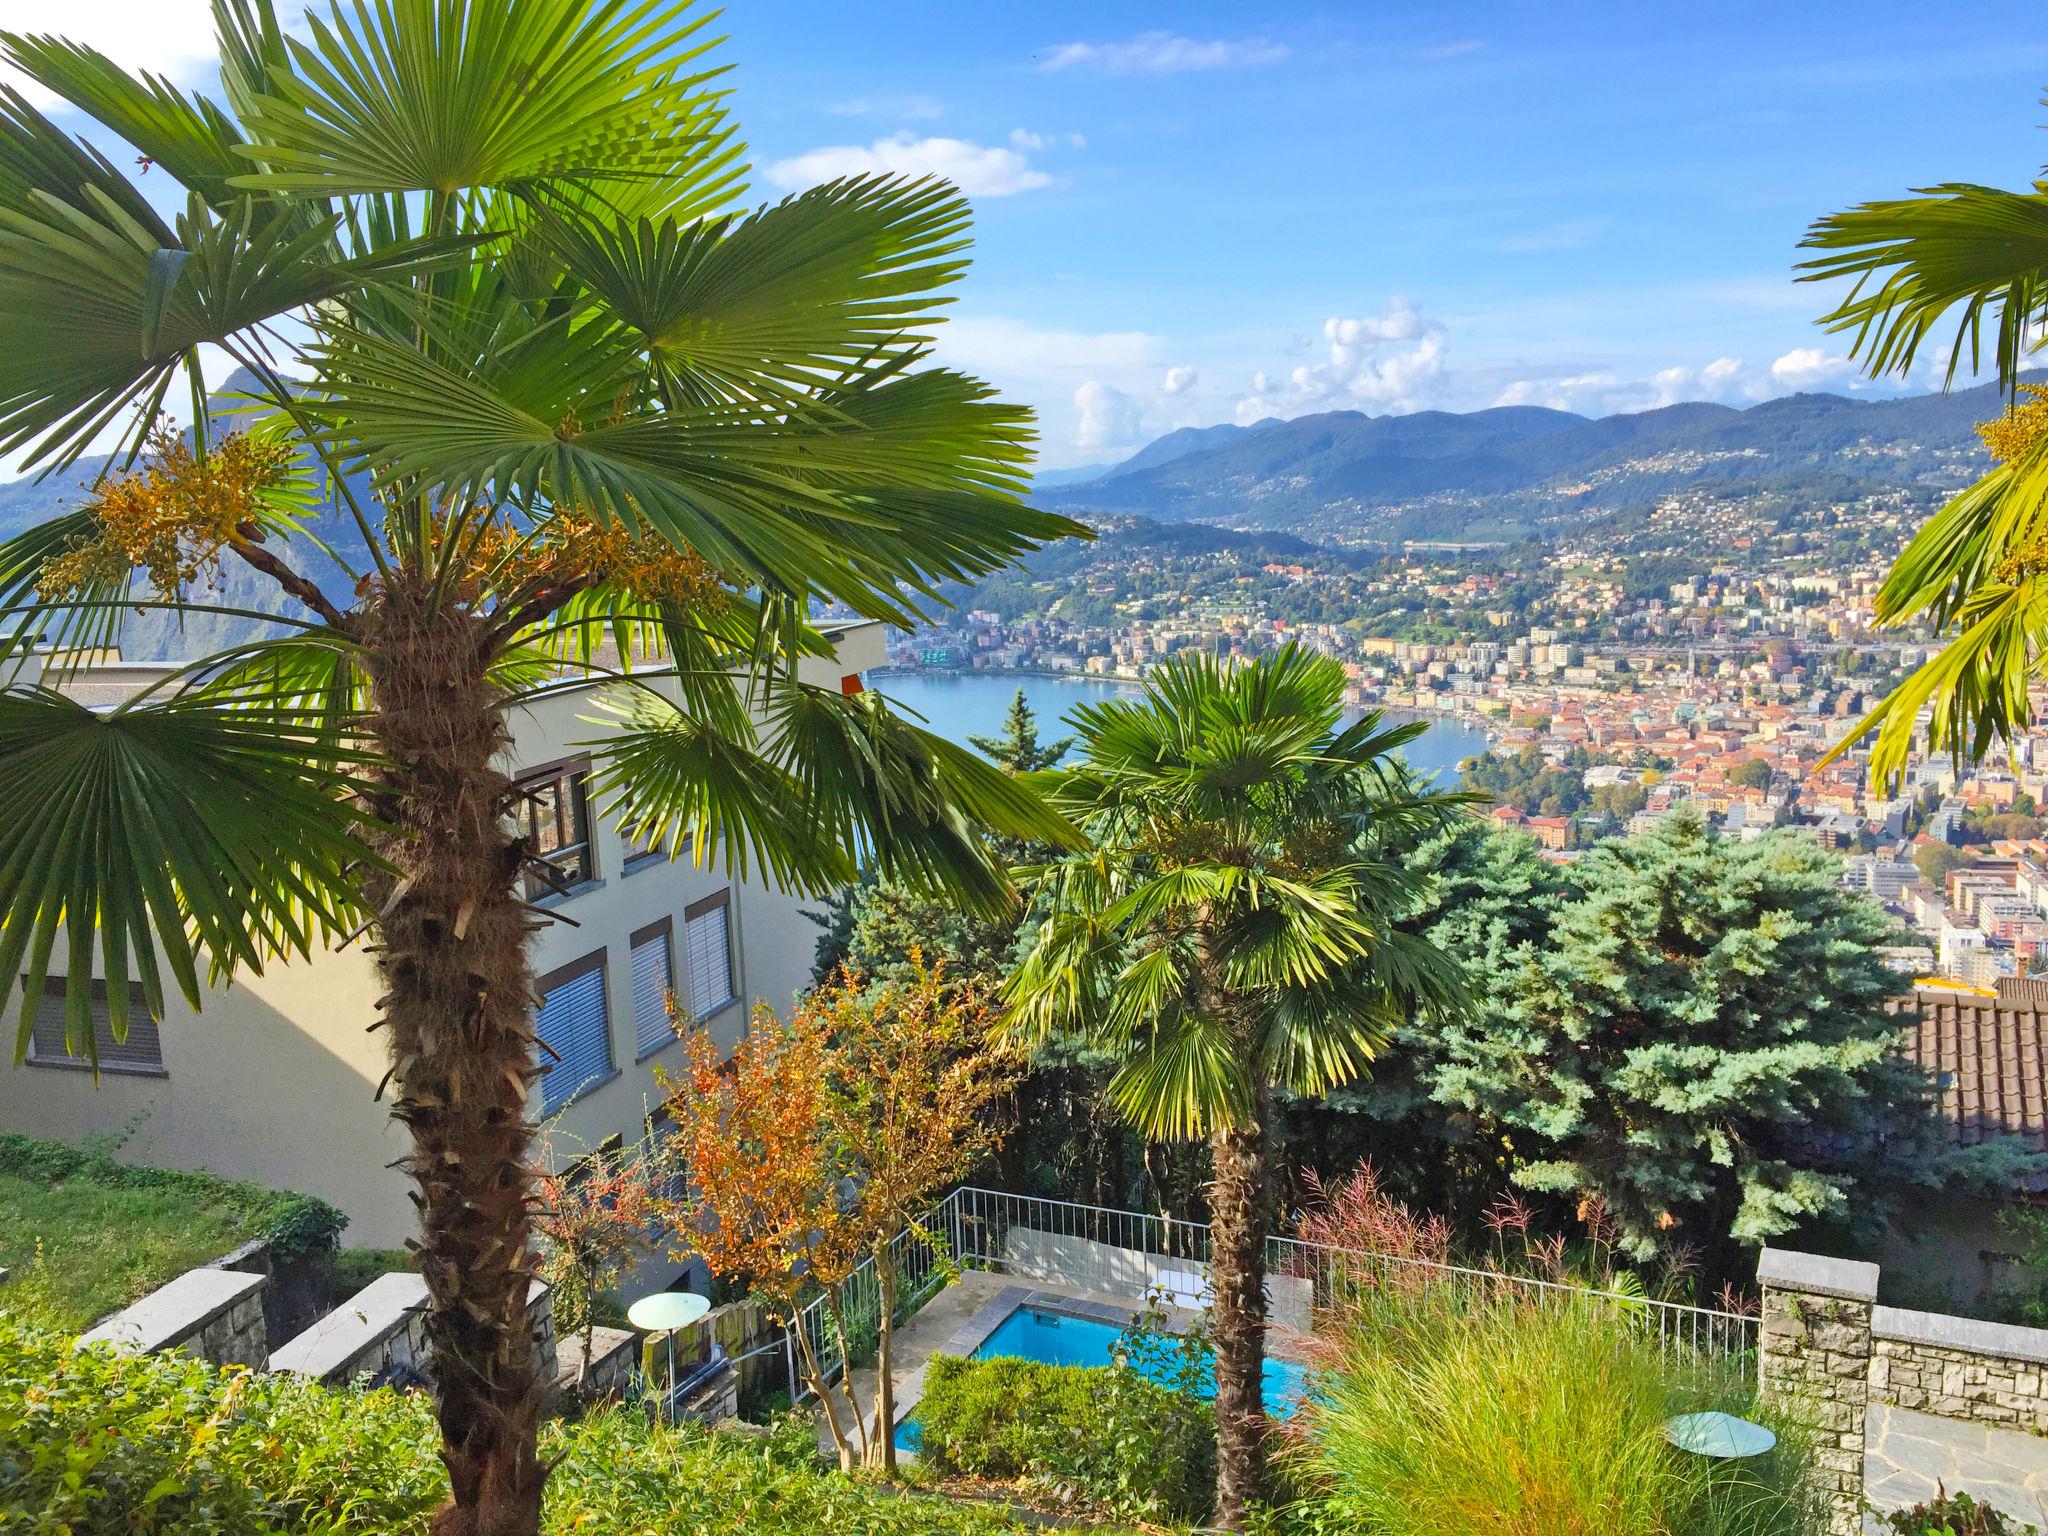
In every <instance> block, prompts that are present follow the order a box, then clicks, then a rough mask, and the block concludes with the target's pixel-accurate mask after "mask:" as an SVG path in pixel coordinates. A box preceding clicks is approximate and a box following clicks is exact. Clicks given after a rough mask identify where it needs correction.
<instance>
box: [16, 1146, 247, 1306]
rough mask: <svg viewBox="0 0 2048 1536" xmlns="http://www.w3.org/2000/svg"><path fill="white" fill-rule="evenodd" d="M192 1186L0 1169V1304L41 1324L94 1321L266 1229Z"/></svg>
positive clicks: (245, 1215)
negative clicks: (56, 1177) (48, 1178)
mask: <svg viewBox="0 0 2048 1536" xmlns="http://www.w3.org/2000/svg"><path fill="white" fill-rule="evenodd" d="M263 1225H264V1223H263V1221H262V1220H261V1218H257V1217H252V1216H251V1215H250V1214H249V1213H248V1212H247V1211H245V1210H236V1209H234V1208H233V1207H232V1206H231V1205H229V1204H227V1203H225V1202H221V1203H217V1204H201V1203H196V1202H195V1201H193V1200H192V1198H191V1197H190V1196H189V1194H186V1193H182V1192H171V1191H166V1190H159V1189H118V1188H108V1187H107V1186H105V1185H102V1184H95V1183H93V1182H92V1181H90V1180H89V1179H65V1180H60V1181H59V1182H57V1183H54V1184H52V1183H45V1182H42V1181H40V1180H34V1179H25V1178H17V1177H15V1176H13V1175H11V1174H0V1269H6V1270H9V1271H11V1278H10V1279H9V1280H8V1282H7V1284H6V1285H5V1286H0V1308H4V1309H5V1310H7V1311H9V1312H13V1313H15V1314H16V1315H17V1316H20V1317H22V1318H24V1319H27V1320H30V1321H34V1322H37V1323H40V1324H41V1325H42V1326H44V1327H47V1328H60V1329H66V1330H76V1329H81V1328H86V1327H89V1326H91V1324H93V1323H94V1322H96V1321H97V1320H98V1319H100V1318H102V1317H104V1316H105V1315H106V1314H107V1313H109V1312H113V1311H117V1310H119V1309H120V1308H122V1307H125V1306H126V1305H128V1303H129V1302H131V1301H134V1300H135V1299H136V1298H137V1297H139V1296H142V1295H144V1294H146V1293H147V1292H149V1291H152V1290H154V1289H156V1287H158V1286H160V1285H162V1284H163V1283H164V1282H165V1281H166V1280H170V1279H172V1278H174V1277H175V1276H178V1275H181V1274H183V1273H184V1272H185V1271H186V1270H188V1269H192V1268H195V1267H197V1266H198V1265H201V1264H204V1263H205V1262H206V1261H207V1260H209V1259H214V1258H218V1257H219V1256H220V1255H221V1254H223V1253H226V1252H227V1251H228V1250H229V1249H230V1248H233V1247H234V1246H236V1245H237V1244H238V1243H242V1242H245V1241H247V1240H248V1239H249V1238H251V1237H253V1236H255V1235H256V1234H257V1233H258V1232H260V1231H262V1230H263Z"/></svg>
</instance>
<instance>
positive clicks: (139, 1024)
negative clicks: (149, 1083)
mask: <svg viewBox="0 0 2048 1536" xmlns="http://www.w3.org/2000/svg"><path fill="white" fill-rule="evenodd" d="M128 998H129V1000H128V1038H127V1039H126V1040H116V1039H115V1038H114V1026H113V1024H112V1023H111V1022H110V1021H109V1019H108V1017H107V997H106V988H105V986H104V984H103V983H100V982H97V981H96V982H94V983H93V984H92V1037H93V1044H94V1045H95V1046H97V1047H98V1048H99V1056H100V1070H101V1071H102V1072H135V1073H142V1074H144V1075H147V1076H161V1075H162V1074H163V1070H164V1042H163V1037H162V1035H161V1034H159V1033H158V1031H157V1027H156V1020H154V1019H152V1018H151V1017H150V1016H149V1015H148V1014H147V1013H145V1012H144V1011H143V1007H142V998H141V995H140V993H139V992H138V991H135V990H131V991H130V992H129V995H128ZM28 1059H29V1060H30V1061H31V1062H33V1063H34V1064H35V1065H36V1066H39V1067H90V1066H91V1065H92V1062H91V1060H90V1058H88V1057H87V1056H86V1055H85V1054H84V1053H83V1052H80V1053H79V1054H77V1055H73V1054H72V1052H71V1050H70V1047H69V1042H67V1041H66V1039H65V1038H64V981H63V979H62V978H61V977H57V976H52V977H50V978H48V981H47V983H46V984H45V986H44V988H43V996H42V1001H41V1002H39V1003H38V1004H37V1005H36V1017H35V1022H34V1024H33V1025H31V1026H30V1029H29V1046H28Z"/></svg>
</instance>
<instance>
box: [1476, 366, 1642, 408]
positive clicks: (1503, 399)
mask: <svg viewBox="0 0 2048 1536" xmlns="http://www.w3.org/2000/svg"><path fill="white" fill-rule="evenodd" d="M1667 371H1668V370H1667ZM1641 393H1642V386H1641V385H1639V384H1627V383H1624V382H1623V381H1622V378H1621V375H1620V374H1618V373H1609V372H1607V371H1605V370H1604V369H1603V370H1598V371H1595V372H1592V373H1577V374H1572V375H1570V376H1568V377H1565V378H1559V379H1517V380H1516V381H1515V382H1514V383H1512V384H1510V385H1508V387H1507V388H1506V389H1504V390H1502V391H1501V392H1500V395H1499V397H1498V398H1497V399H1496V400H1495V401H1494V402H1493V403H1494V404H1495V405H1497V406H1499V405H1541V406H1547V407H1549V408H1550V409H1551V410H1553V411H1577V412H1579V413H1580V414H1581V415H1592V416H1600V415H1605V414H1607V413H1608V412H1610V411H1625V410H1640V409H1641V408H1642V405H1643V401H1642V400H1641V398H1640V396H1641Z"/></svg>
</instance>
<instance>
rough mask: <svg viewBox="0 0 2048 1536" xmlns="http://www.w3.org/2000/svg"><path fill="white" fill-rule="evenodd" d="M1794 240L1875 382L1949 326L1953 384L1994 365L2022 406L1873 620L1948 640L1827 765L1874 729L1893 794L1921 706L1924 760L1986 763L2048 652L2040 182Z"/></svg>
mask: <svg viewBox="0 0 2048 1536" xmlns="http://www.w3.org/2000/svg"><path fill="white" fill-rule="evenodd" d="M1803 244H1804V245H1805V246H1806V247H1807V248H1810V249H1815V250H1818V251H1821V252H1822V253H1823V254H1822V255H1820V256H1817V257H1815V258H1814V259H1812V260H1810V261H1807V262H1805V263H1803V264H1802V266H1801V268H1800V271H1801V274H1802V277H1803V279H1804V280H1805V281H1809V282H1813V281H1823V280H1832V281H1842V280H1848V281H1850V282H1851V288H1850V291H1849V293H1848V296H1847V297H1846V298H1844V299H1843V300H1842V302H1841V303H1839V304H1838V305H1836V306H1835V308H1834V309H1833V310H1832V311H1830V312H1829V313H1828V314H1827V315H1826V316H1825V317H1823V320H1822V323H1823V324H1824V325H1826V326H1827V327H1828V328H1829V329H1830V330H1832V331H1836V332H1847V333H1850V335H1851V337H1852V340H1851V343H1850V355H1851V357H1853V358H1857V359H1859V360H1860V361H1861V362H1862V363H1863V365H1864V366H1865V368H1866V369H1867V370H1868V371H1869V374H1870V376H1871V377H1872V378H1881V377H1883V376H1885V375H1886V374H1895V375H1897V376H1899V377H1901V378H1904V377H1906V376H1907V375H1908V374H1909V373H1910V372H1911V371H1912V369H1913V367H1914V365H1915V364H1916V362H1918V361H1919V359H1920V349H1921V347H1922V346H1923V344H1925V343H1926V342H1927V341H1928V339H1929V338H1930V337H1934V338H1935V339H1936V350H1937V352H1938V351H1939V349H1940V345H1941V334H1942V333H1943V332H1944V331H1945V330H1946V327H1947V325H1948V324H1949V323H1953V326H1954V334H1953V338H1952V339H1951V340H1949V342H1948V344H1947V357H1946V359H1945V360H1943V359H1941V358H1939V357H1938V356H1937V358H1936V361H1937V363H1938V364H1940V365H1941V366H1942V367H1943V384H1944V387H1949V386H1952V385H1953V384H1954V382H1955V379H1956V375H1957V373H1958V372H1959V371H1961V369H1962V368H1963V365H1964V362H1965V358H1966V357H1967V360H1968V366H1969V370H1970V371H1971V372H1972V373H1976V372H1978V371H1980V370H1981V369H1982V368H1983V367H1984V364H1985V361H1986V359H1985V342H1986V332H1987V331H1988V332H1989V340H1990V352H1991V356H1990V363H1991V366H1992V368H1993V370H1994V371H1995V373H1996V376H1997V379H1998V382H1999V384H2000V386H2001V387H2002V388H2004V389H2005V390H2006V391H2007V392H2008V394H2011V395H2018V394H2024V395H2025V396H2027V397H2028V398H2027V400H2026V401H2025V403H2015V404H2014V405H2012V406H2011V407H2010V408H2009V409H2008V410H2007V412H2006V413H2005V415H2004V416H2003V417H2001V418H1999V419H1998V420H1996V421H1993V422H1987V423H1985V424H1984V425H1983V426H1981V427H1980V428H1979V429H1978V430H1979V432H1980V433H1981V434H1982V435H1983V436H1984V438H1985V441H1986V444H1987V446H1988V447H1989V448H1990V449H1991V452H1992V457H1993V459H1994V460H1995V461H1996V462H1995V466H1994V467H1993V468H1992V469H1991V471H1990V472H1989V473H1987V474H1985V475H1984V476H1983V477H1982V478H1980V479H1979V480H1978V481H1977V482H1976V483H1975V484H1973V485H1971V486H1969V487H1968V488H1967V489H1966V490H1964V491H1963V492H1962V493H1961V494H1960V495H1958V496H1956V497H1955V498H1954V499H1953V500H1951V501H1950V502H1949V503H1948V504H1947V505H1946V506H1944V507H1943V508H1942V509H1941V510H1940V511H1939V512H1937V513H1935V515H1934V516H1933V517H1931V518H1929V519H1928V520H1927V522H1926V523H1925V524H1924V525H1923V526H1922V527H1921V529H1920V531H1919V532H1918V533H1917V534H1915V535H1914V537H1913V539H1912V541H1911V542H1910V543H1908V544H1907V546H1906V548H1905V549H1904V551H1902V552H1901V553H1900V555H1899V558H1898V559H1897V560H1896V561H1895V562H1893V565H1892V569H1891V572H1890V573H1889V575H1887V577H1886V578H1885V583H1884V586H1883V588H1882V589H1881V590H1880V591H1879V593H1878V597H1877V603H1876V616H1877V620H1878V622H1879V623H1880V624H1882V625H1887V626H1898V625H1905V624H1910V623H1913V622H1915V621H1916V620H1921V621H1924V622H1926V623H1928V624H1930V625H1932V626H1933V628H1934V630H1935V631H1936V632H1937V633H1946V634H1950V635H1951V636H1952V638H1951V639H1950V640H1949V643H1948V644H1947V645H1946V646H1945V647H1944V648H1943V649H1942V651H1941V652H1940V654H1939V655H1937V656H1935V657H1934V658H1933V659H1932V660H1930V661H1928V662H1927V663H1926V664H1925V665H1923V666H1922V667H1920V668H1919V670H1917V671H1916V672H1914V673H1913V675H1912V676H1911V677H1909V678H1907V679H1906V681H1905V682H1904V683H1902V684H1900V685H1899V687H1898V688H1896V689H1894V690H1893V691H1892V693H1891V694H1890V695H1888V696H1887V697H1886V698H1885V699H1884V700H1883V702H1881V703H1880V704H1879V705H1878V707H1877V708H1876V709H1875V710H1873V711H1872V712H1871V713H1870V714H1869V715H1868V716H1867V717H1866V718H1865V719H1864V720H1863V721H1862V722H1861V723H1860V724H1859V725H1858V726H1857V728H1856V729H1855V730H1854V731H1852V732H1851V733H1850V734H1849V735H1848V736H1847V737H1846V738H1844V740H1843V741H1842V742H1840V743H1839V744H1838V745H1837V746H1836V747H1835V749H1834V752H1833V753H1831V754H1830V758H1829V760H1832V758H1833V757H1836V756H1839V755H1840V754H1842V753H1843V752H1845V751H1847V750H1848V748H1849V747H1850V746H1852V745H1853V744H1854V743H1855V742H1857V741H1858V740H1860V739H1862V738H1863V737H1864V736H1865V735H1866V734H1867V733H1869V732H1871V731H1873V730H1875V731H1876V732H1877V739H1876V741H1875V743H1874V744H1873V748H1872V752H1871V774H1872V777H1873V779H1874V780H1877V781H1880V782H1895V781H1896V780H1897V779H1898V778H1899V777H1900V776H1901V775H1902V774H1903V772H1904V770H1905V767H1906V764H1907V760H1908V758H1909V756H1910V754H1911V752H1912V748H1913V737H1914V732H1915V730H1916V727H1917V721H1918V718H1919V715H1920V712H1921V711H1922V710H1928V711H1929V712H1930V715H1931V719H1930V723H1929V726H1928V730H1927V746H1928V750H1930V751H1934V752H1939V751H1944V750H1946V751H1950V752H1954V753H1957V754H1960V755H1962V756H1965V757H1972V758H1974V757H1976V756H1979V755H1981V754H1982V753H1983V752H1984V751H1985V750H1986V749H1987V748H1988V747H1990V746H1991V745H1992V743H1993V742H1994V741H2006V742H2010V741H2012V740H2013V739H2014V738H2015V737H2016V736H2017V735H2019V734H2020V733H2022V732H2023V731H2024V730H2025V729H2026V727H2027V725H2028V723H2029V722H2030V720H2031V719H2032V710H2031V706H2030V705H2029V703H2028V699H2027V690H2028V686H2029V684H2031V683H2032V682H2034V681H2035V680H2036V679H2037V678H2038V677H2039V676H2040V674H2041V671H2042V667H2043V659H2044V656H2048V391H2043V390H2041V389H2039V388H2036V387H2033V386H2029V385H2023V384H2021V383H2020V382H2019V375H2020V370H2021V368H2022V366H2023V364H2024V363H2025V361H2026V360H2027V359H2028V358H2029V357H2030V356H2032V355H2033V354H2034V353H2036V352H2038V351H2039V350H2040V348H2041V346H2042V343H2043V340H2044V338H2048V329H2044V326H2048V182H2041V183H2036V184H2035V186H2034V187H2033V189H2032V190H2030V191H2026V192H2008V191H2003V190H2001V189H1999V188H1997V187H1986V186H1979V185H1976V184H1974V183H1968V182H1948V183H1944V184H1942V185H1939V186H1934V187H1929V188H1925V189H1923V190H1920V191H1917V192H1915V193H1914V194H1913V195H1912V196H1910V197H1905V198H1897V199H1890V200H1886V201H1883V202H1874V203H1863V204H1860V205H1859V206H1857V207H1854V208H1851V209H1848V210H1846V211H1844V212H1841V213H1836V214H1830V215H1828V216H1827V217H1825V218H1823V219H1820V220H1818V221H1816V222H1815V224H1814V225H1813V227H1812V229H1811V230H1810V231H1809V232H1808V234H1807V237H1806V239H1805V241H1804V242H1803Z"/></svg>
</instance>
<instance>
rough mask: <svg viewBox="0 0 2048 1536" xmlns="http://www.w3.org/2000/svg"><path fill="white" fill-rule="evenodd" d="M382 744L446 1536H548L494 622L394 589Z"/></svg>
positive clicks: (515, 908)
mask: <svg viewBox="0 0 2048 1536" xmlns="http://www.w3.org/2000/svg"><path fill="white" fill-rule="evenodd" d="M362 638H363V640H364V643H365V646H366V649H367V652H368V659H367V667H368V670H369V674H370V684H371V699H372V710H373V714H372V718H371V720H370V721H369V732H370V735H371V737H372V739H373V741H374V743H375V745H376V747H377V748H378V750H379V751H380V752H381V753H383V754H384V756H385V757H386V758H387V759H388V760H389V763H390V766H389V767H388V768H385V769H382V770H380V772H379V782H378V784H377V786H376V789H375V791H374V792H373V793H372V794H371V796H370V797H369V799H370V808H371V809H372V811H373V812H374V813H375V814H376V815H377V816H378V817H379V818H380V819H381V820H383V821H384V822H386V823H387V824H389V825H390V826H392V827H393V828H394V829H395V830H394V831H393V832H392V833H391V834H390V835H389V836H387V837H385V838H384V839H383V843H384V846H383V852H384V853H385V855H386V857H388V858H389V859H390V860H391V862H392V864H393V865H394V866H396V868H397V870H398V874H397V876H396V877H395V878H392V879H390V880H388V881H386V882H385V887H386V888H385V889H384V890H383V891H382V892H380V893H378V898H379V901H380V903H381V906H382V916H381V918H380V920H379V927H380V929H381V939H382V943H381V946H380V949H379V952H378V966H379V969H380V970H381V972H382V975H383V981H384V986H385V997H384V999H383V1003H382V1006H383V1012H384V1020H383V1022H384V1023H385V1024H386V1025H387V1026H388V1027H389V1029H390V1042H391V1066H392V1075H391V1082H392V1084H393V1086H394V1093H395V1102H394V1105H393V1108H392V1114H393V1115H394V1116H395V1117H396V1118H397V1119H399V1120H400V1121H402V1122H403V1123H404V1124H405V1125H406V1126H407V1128H408V1129H409V1130H410V1132H411V1134H412V1145H413V1152H412V1156H411V1157H410V1158H409V1159H408V1160H407V1161H406V1163H405V1165H404V1166H405V1167H406V1169H407V1171H408V1173H409V1174H410V1175H411V1177H412V1178H413V1180H414V1181H415V1182H416V1183H417V1184H418V1186H419V1192H418V1194H417V1195H416V1196H415V1200H416V1203H417V1204H418V1205H419V1208H420V1223H421V1229H422V1236H421V1240H420V1251H419V1265H420V1270H421V1272H422V1274H423V1275H424V1276H425V1278H426V1282H427V1294H428V1310H427V1318H426V1331H427V1338H428V1341H429V1343H430V1345H431V1347H432V1350H433V1375H434V1383H435V1392H436V1397H437V1401H438V1410H439V1417H440V1424H441V1437H442V1447H441V1457H442V1460H443V1461H445V1462H446V1463H447V1466H448V1478H449V1485H450V1496H449V1500H448V1502H447V1503H446V1504H444V1505H442V1507H441V1508H440V1509H439V1510H437V1511H436V1512H435V1514H434V1517H433V1521H432V1526H431V1530H432V1532H433V1536H536V1533H537V1532H538V1531H539V1529H540V1509H541V1488H542V1484H543V1483H544V1482H545V1480H546V1473H545V1471H544V1470H543V1469H542V1467H541V1464H540V1459H539V1456H538V1453H537V1451H536V1441H537V1438H538V1434H539V1424H540V1402H541V1399H540V1389H541V1383H540V1382H538V1381H537V1380H536V1378H535V1351H534V1339H533V1334H532V1329H531V1327H530V1325H529V1323H528V1321H527V1291H528V1286H529V1284H530V1282H531V1279H532V1275H533V1264H534V1260H533V1255H532V1254H531V1252H530V1251H529V1248H530V1245H529V1237H530V1232H529V1226H528V1198H529V1190H530V1184H529V1176H528V1172H527V1161H528V1157H529V1154H530V1137H531V1127H530V1126H529V1125H528V1124H527V1119H526V1094H527V1088H528V1085H529V1083H530V1082H531V1080H532V1078H533V1077H534V1076H535V1075H536V1068H535V1061H534V1038H533V1027H532V1019H533V1010H534V1003H533V997H532V989H533V974H532V970H531V968H530V967H529V965H528V963H527V955H526V946H527V941H528V939H529V937H530V936H531V933H532V931H533V927H534V924H533V923H532V921H531V920H530V919H529V917H528V914H527V913H526V912H525V911H524V910H523V909H522V907H521V905H520V902H519V897H518V894H517V880H518V873H519V865H520V860H521V849H520V847H519V845H518V844H517V843H516V841H515V840H514V838H513V836H512V834H511V833H510V832H509V831H508V830H507V828H506V825H505V823H504V821H503V817H504V816H505V813H506V812H507V810H508V809H509V802H510V792H511V783H510V781H509V780H508V779H507V778H506V776H505V775H504V774H503V773H502V772H501V771H500V770H499V769H498V767H497V766H496V764H495V762H494V759H495V758H496V757H497V755H498V753H499V752H500V751H501V750H502V749H503V747H504V746H505V745H506V742H507V739H508V738H507V733H506V730H505V724H504V719H503V713H502V697H501V695H500V693H499V692H498V690H497V689H496V688H495V687H494V686H493V685H492V684H491V682H490V680H489V677H488V674H487V668H488V664H489V660H490V655H489V646H488V642H487V641H486V640H485V638H484V631H483V627H482V625H481V624H480V623H479V622H478V621H477V620H476V619H474V618H472V617H470V616H468V615H466V614H464V613H462V612H461V611H460V610H459V609H457V608H455V607H453V606H452V605H448V604H441V603H436V602H434V601H433V600H432V599H431V598H430V597H429V596H428V595H427V593H426V592H425V590H424V583H418V584H416V585H412V584H406V583H405V582H404V581H403V579H401V581H400V583H399V584H397V585H394V587H393V588H392V589H390V590H388V591H387V592H385V593H384V594H382V596H381V597H380V599H379V600H378V601H377V602H375V603H374V604H373V605H372V606H371V607H370V608H369V609H368V610H367V612H366V613H365V615H364V620H363V628H362Z"/></svg>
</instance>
